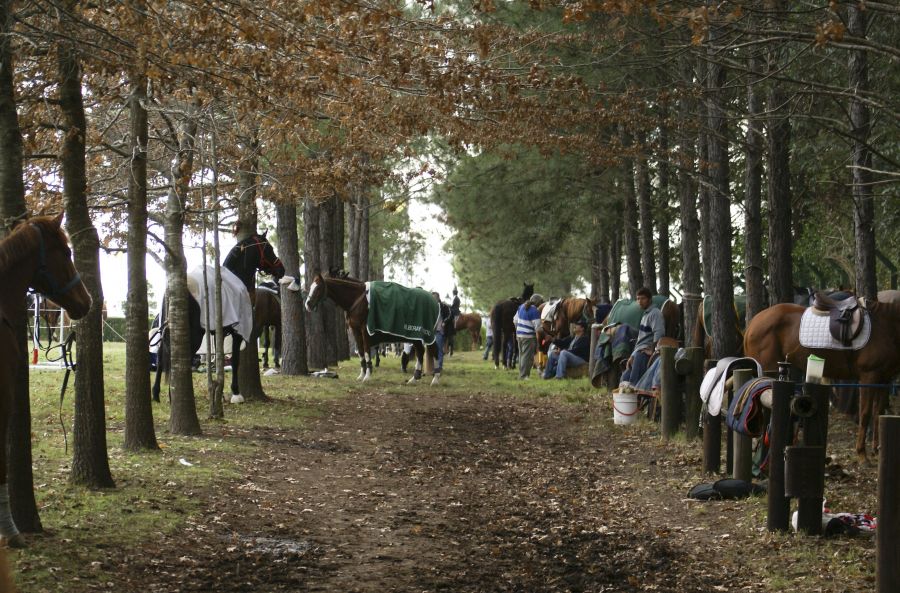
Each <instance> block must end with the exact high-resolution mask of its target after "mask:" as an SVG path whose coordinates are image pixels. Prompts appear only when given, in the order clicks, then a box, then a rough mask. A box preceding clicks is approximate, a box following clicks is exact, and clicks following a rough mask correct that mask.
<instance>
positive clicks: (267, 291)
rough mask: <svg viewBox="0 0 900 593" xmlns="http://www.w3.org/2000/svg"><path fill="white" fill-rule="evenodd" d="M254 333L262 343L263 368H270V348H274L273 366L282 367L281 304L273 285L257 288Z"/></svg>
mask: <svg viewBox="0 0 900 593" xmlns="http://www.w3.org/2000/svg"><path fill="white" fill-rule="evenodd" d="M253 330H254V331H253V333H255V334H259V337H260V341H261V342H262V347H263V353H262V363H263V368H264V369H267V368H269V348H270V347H271V348H272V364H274V365H275V368H276V369H277V368H280V367H281V362H280V360H281V302H280V301H279V300H278V291H277V290H275V289H273V288H272V287H271V285H267V284H260V285H259V286H257V287H256V303H255V304H254V305H253Z"/></svg>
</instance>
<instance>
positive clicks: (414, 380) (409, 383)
mask: <svg viewBox="0 0 900 593" xmlns="http://www.w3.org/2000/svg"><path fill="white" fill-rule="evenodd" d="M418 382H419V380H418V379H416V378H415V377H412V378H411V379H410V380H409V381H407V382H406V384H407V385H415V384H416V383H418Z"/></svg>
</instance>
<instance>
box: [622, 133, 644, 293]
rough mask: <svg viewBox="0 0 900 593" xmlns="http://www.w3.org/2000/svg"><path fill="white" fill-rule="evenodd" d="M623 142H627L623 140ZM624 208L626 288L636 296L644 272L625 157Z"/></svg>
mask: <svg viewBox="0 0 900 593" xmlns="http://www.w3.org/2000/svg"><path fill="white" fill-rule="evenodd" d="M623 144H626V146H627V143H626V142H624V141H623ZM624 167H625V178H624V179H623V180H622V181H623V183H624V189H625V191H624V192H623V193H624V200H625V204H624V208H623V209H622V217H623V221H622V222H623V227H624V228H625V261H626V263H627V265H628V290H629V291H630V292H631V298H636V296H635V295H636V294H637V291H638V289H639V288H640V287H642V286H643V285H644V274H643V272H642V271H641V246H640V231H639V230H638V213H637V198H636V196H635V194H634V162H633V161H632V159H630V158H627V159H625V161H624Z"/></svg>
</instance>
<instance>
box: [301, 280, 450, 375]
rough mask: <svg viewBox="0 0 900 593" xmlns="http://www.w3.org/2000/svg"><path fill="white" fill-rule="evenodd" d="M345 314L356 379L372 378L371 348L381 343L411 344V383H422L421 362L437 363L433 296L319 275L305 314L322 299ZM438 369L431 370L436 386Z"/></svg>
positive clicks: (436, 315) (436, 312)
mask: <svg viewBox="0 0 900 593" xmlns="http://www.w3.org/2000/svg"><path fill="white" fill-rule="evenodd" d="M326 297H327V298H330V299H331V300H332V301H334V303H335V304H336V305H337V306H339V307H340V308H342V309H343V310H344V311H346V312H347V325H348V326H349V327H350V331H352V332H353V337H354V338H355V339H356V348H357V351H358V352H359V364H360V373H359V376H358V377H357V380H360V381H368V380H369V378H370V377H371V376H372V360H371V357H370V355H369V349H370V348H372V347H373V346H377V345H379V344H383V343H391V342H411V343H412V344H413V349H414V351H415V353H416V370H415V372H414V373H413V377H412V379H410V380H409V383H418V382H419V380H420V379H421V378H422V370H423V358H424V355H425V352H426V350H427V352H428V355H429V357H430V360H432V361H433V360H434V359H437V357H438V351H437V344H436V337H437V336H436V333H435V332H436V328H437V324H438V322H439V321H440V306H439V305H438V302H437V301H436V300H435V299H434V297H433V296H432V295H431V293H429V292H426V291H424V290H422V289H419V288H407V287H405V286H401V285H400V284H395V283H393V282H361V281H359V280H355V279H353V278H334V277H330V276H322V274H319V273H317V274H316V275H315V277H314V278H313V281H312V285H311V286H310V288H309V295H308V296H307V297H306V309H307V310H308V311H312V310H314V309H315V308H316V307H317V306H318V304H319V303H321V302H322V301H323V300H324V299H325V298H326ZM440 377H441V369H440V368H437V369H435V370H434V379H432V381H431V384H432V385H435V384H437V382H438V381H439V380H440Z"/></svg>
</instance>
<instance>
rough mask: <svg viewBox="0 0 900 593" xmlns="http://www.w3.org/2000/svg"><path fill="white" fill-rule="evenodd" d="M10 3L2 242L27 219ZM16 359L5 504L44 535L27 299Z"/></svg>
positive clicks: (5, 34)
mask: <svg viewBox="0 0 900 593" xmlns="http://www.w3.org/2000/svg"><path fill="white" fill-rule="evenodd" d="M11 4H12V3H11V2H10V0H0V28H2V29H0V146H3V150H0V238H3V237H6V235H7V234H9V231H11V230H12V227H13V224H14V223H15V221H17V220H21V219H23V218H25V216H26V206H25V184H24V182H23V178H22V173H23V171H22V161H23V156H22V132H21V129H20V128H19V117H18V114H17V112H16V96H15V84H14V80H13V73H14V72H15V63H14V61H13V52H12V48H11V47H10V41H11V39H12V35H11V34H10V31H11V30H12V26H13V20H12V17H13V8H12V6H11ZM12 317H14V318H15V319H14V320H12V321H11V323H13V324H14V329H15V332H16V335H18V336H20V338H19V344H18V346H19V352H20V356H19V357H18V359H17V360H16V363H15V364H16V377H15V385H14V387H13V401H12V403H11V405H10V414H9V419H8V421H7V422H8V432H7V437H6V442H5V443H0V447H6V452H7V456H6V459H7V471H6V474H7V475H6V476H5V477H6V478H7V484H8V488H9V500H10V507H11V510H12V515H13V520H14V521H15V523H16V526H17V527H18V528H19V530H20V531H23V532H27V533H36V532H40V531H43V526H42V525H41V518H40V515H39V514H38V508H37V502H36V501H35V498H34V476H33V473H32V452H31V401H30V399H29V377H28V357H27V356H28V354H27V353H28V342H27V337H26V336H27V335H28V329H27V327H26V326H27V321H26V320H27V314H26V311H25V295H24V294H23V295H22V299H21V309H20V310H19V311H18V314H16V312H14V313H13V315H12Z"/></svg>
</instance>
